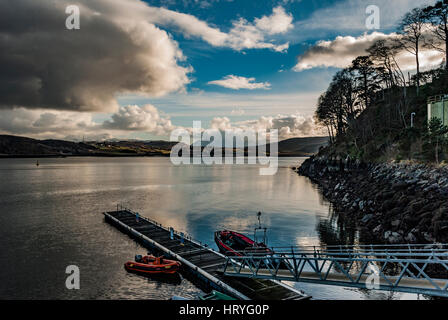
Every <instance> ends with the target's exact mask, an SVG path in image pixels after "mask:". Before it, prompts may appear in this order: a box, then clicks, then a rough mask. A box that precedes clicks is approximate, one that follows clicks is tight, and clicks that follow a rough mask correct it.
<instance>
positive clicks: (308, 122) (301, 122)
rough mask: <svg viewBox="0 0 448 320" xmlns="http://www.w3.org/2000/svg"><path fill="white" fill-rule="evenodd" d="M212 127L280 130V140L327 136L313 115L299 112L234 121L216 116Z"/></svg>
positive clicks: (211, 124)
mask: <svg viewBox="0 0 448 320" xmlns="http://www.w3.org/2000/svg"><path fill="white" fill-rule="evenodd" d="M210 128H211V129H217V130H221V131H222V130H254V131H259V130H267V131H269V130H272V129H276V130H278V135H279V139H280V140H284V139H289V138H294V137H309V136H326V133H325V132H324V130H323V129H321V128H319V127H318V126H317V125H316V124H315V123H314V119H313V117H310V116H309V117H305V116H302V115H299V114H292V115H277V116H275V117H260V118H259V119H255V120H247V121H241V122H235V123H232V122H231V121H230V119H229V118H227V117H216V118H214V119H213V120H212V121H211V122H210Z"/></svg>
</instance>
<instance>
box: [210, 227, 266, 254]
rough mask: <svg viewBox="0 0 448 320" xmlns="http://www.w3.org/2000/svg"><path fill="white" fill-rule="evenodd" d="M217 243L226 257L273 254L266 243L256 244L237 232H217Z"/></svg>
mask: <svg viewBox="0 0 448 320" xmlns="http://www.w3.org/2000/svg"><path fill="white" fill-rule="evenodd" d="M215 242H216V245H217V246H218V248H219V251H220V252H221V253H222V254H225V255H226V256H243V255H248V254H252V255H253V254H262V255H269V254H272V253H273V252H272V250H270V249H268V248H267V247H266V244H265V243H262V242H259V243H258V242H255V241H254V240H252V239H250V238H249V237H246V236H245V235H243V234H241V233H238V232H235V231H229V230H224V231H216V232H215Z"/></svg>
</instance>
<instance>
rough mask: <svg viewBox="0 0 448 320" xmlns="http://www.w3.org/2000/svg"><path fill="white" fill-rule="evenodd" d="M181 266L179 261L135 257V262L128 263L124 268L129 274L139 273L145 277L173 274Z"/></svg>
mask: <svg viewBox="0 0 448 320" xmlns="http://www.w3.org/2000/svg"><path fill="white" fill-rule="evenodd" d="M180 266H181V264H180V262H179V261H174V260H168V259H165V258H164V257H163V256H162V257H158V258H156V257H154V256H144V257H142V256H140V255H137V256H135V262H134V261H128V262H126V263H125V264H124V268H125V269H126V270H127V271H128V272H133V273H139V274H143V275H150V274H161V273H165V274H173V273H176V272H177V271H178V270H179V267H180Z"/></svg>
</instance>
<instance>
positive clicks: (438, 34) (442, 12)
mask: <svg viewBox="0 0 448 320" xmlns="http://www.w3.org/2000/svg"><path fill="white" fill-rule="evenodd" d="M423 12H424V13H425V15H426V19H427V22H429V23H430V24H431V25H432V28H431V33H432V35H433V37H431V38H430V39H428V40H427V41H425V42H426V45H427V47H430V48H432V49H435V50H439V51H441V52H443V53H445V70H448V50H447V48H448V0H443V1H438V2H437V3H436V4H435V5H434V6H429V7H426V8H425V9H423Z"/></svg>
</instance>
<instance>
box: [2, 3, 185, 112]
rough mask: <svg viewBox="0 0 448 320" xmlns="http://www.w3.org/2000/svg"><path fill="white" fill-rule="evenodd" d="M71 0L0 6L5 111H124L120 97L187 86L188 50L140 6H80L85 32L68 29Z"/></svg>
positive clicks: (143, 6)
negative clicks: (184, 53)
mask: <svg viewBox="0 0 448 320" xmlns="http://www.w3.org/2000/svg"><path fill="white" fill-rule="evenodd" d="M72 4H73V2H72V1H69V0H58V1H51V0H40V1H34V0H14V1H1V2H0V70H2V71H1V75H0V108H11V107H26V108H41V109H42V108H45V109H59V110H74V111H106V110H108V111H110V110H114V109H115V110H116V109H117V108H118V105H117V102H116V100H115V97H116V95H117V94H120V93H139V94H147V95H151V96H161V95H164V94H166V93H169V92H173V91H177V90H182V89H183V88H184V86H185V85H186V84H188V83H189V79H188V73H189V72H190V71H191V70H190V68H188V67H183V66H180V65H179V64H178V63H179V61H181V60H183V59H184V57H183V56H182V52H181V51H180V50H179V48H178V45H177V43H176V42H175V41H173V39H172V38H171V37H170V36H169V35H168V34H167V33H166V32H165V31H163V30H160V29H159V28H157V27H156V26H155V25H154V24H152V23H150V22H148V19H147V16H146V14H145V12H147V10H148V6H147V5H146V4H145V3H144V2H142V1H138V0H116V1H108V0H95V1H88V0H78V1H77V2H76V4H77V5H79V7H80V12H81V28H80V30H68V29H66V27H65V20H66V18H67V17H68V15H67V14H66V13H65V8H66V6H68V5H72Z"/></svg>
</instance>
